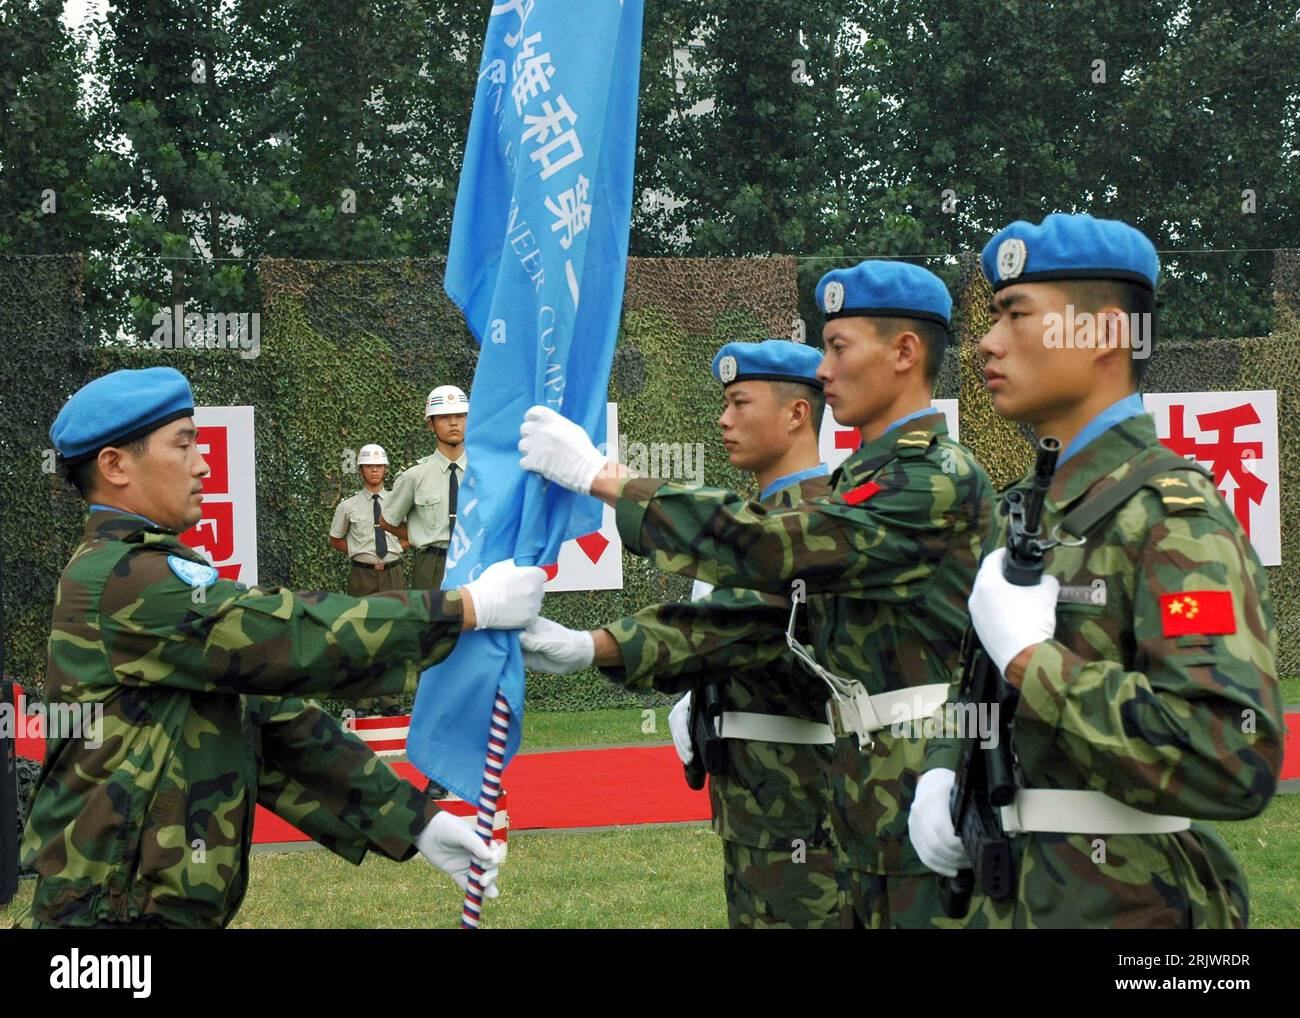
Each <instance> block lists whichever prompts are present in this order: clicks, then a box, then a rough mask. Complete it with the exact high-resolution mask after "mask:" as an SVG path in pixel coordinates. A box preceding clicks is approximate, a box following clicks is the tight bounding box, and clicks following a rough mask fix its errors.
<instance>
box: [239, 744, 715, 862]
mask: <svg viewBox="0 0 1300 1018" xmlns="http://www.w3.org/2000/svg"><path fill="white" fill-rule="evenodd" d="M390 763H391V761H390ZM392 767H393V769H394V770H395V771H397V773H398V774H400V775H401V776H402V777H404V778H406V779H407V780H408V781H410V782H413V783H414V784H416V785H418V786H420V787H423V786H424V784H425V778H424V776H423V775H421V774H420V772H419V771H417V770H416V769H415V767H414V766H412V765H411V764H409V763H406V762H405V761H402V762H399V763H393V764H392ZM501 787H502V789H503V791H502V797H501V803H500V804H499V805H500V809H501V810H503V811H504V812H505V813H506V814H507V815H508V817H509V825H510V830H513V831H527V830H537V829H555V828H564V827H604V826H606V825H610V824H661V823H671V822H674V821H678V822H680V821H684V820H707V819H709V797H708V794H707V793H706V792H704V791H703V790H701V791H698V792H693V791H691V789H690V788H689V787H688V786H687V784H686V780H685V778H684V777H683V776H682V765H681V763H680V762H679V761H678V759H677V754H676V753H675V752H674V751H673V748H672V746H649V747H645V748H642V747H639V746H638V747H633V748H630V749H579V750H566V751H563V752H558V753H525V754H523V755H522V756H517V757H515V758H514V759H513V760H512V761H510V766H509V767H507V768H506V771H505V775H504V777H503V778H502V782H501ZM445 808H446V809H449V810H450V811H451V812H453V813H456V814H458V815H460V816H468V815H470V814H471V813H473V812H474V810H473V808H472V807H471V806H470V805H469V803H466V802H462V801H461V800H459V799H453V800H448V801H447V802H446V804H445ZM505 822H506V821H505V817H502V816H500V815H498V818H497V825H498V838H504V837H505V829H504V825H505ZM306 840H307V836H306V835H304V834H303V833H301V832H300V831H298V830H297V829H296V828H294V827H293V826H292V825H290V824H288V823H286V822H285V821H283V820H281V819H280V818H279V817H278V816H276V815H275V814H274V813H271V812H270V811H269V810H265V809H262V807H260V806H259V807H258V808H257V819H256V822H255V824H254V827H253V843H254V844H267V843H276V842H290V841H306Z"/></svg>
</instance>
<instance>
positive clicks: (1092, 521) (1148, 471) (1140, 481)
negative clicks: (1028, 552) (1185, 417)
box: [1056, 456, 1213, 538]
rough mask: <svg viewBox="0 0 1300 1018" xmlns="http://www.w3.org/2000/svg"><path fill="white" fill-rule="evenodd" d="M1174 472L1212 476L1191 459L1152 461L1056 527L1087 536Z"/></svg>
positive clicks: (1074, 536)
mask: <svg viewBox="0 0 1300 1018" xmlns="http://www.w3.org/2000/svg"><path fill="white" fill-rule="evenodd" d="M1174 470H1191V471H1195V472H1196V473H1198V474H1201V475H1202V476H1204V477H1210V474H1209V473H1208V472H1207V471H1206V470H1205V468H1204V467H1202V466H1201V465H1200V464H1198V463H1194V462H1192V461H1191V460H1185V459H1182V458H1178V459H1176V460H1175V459H1173V458H1172V456H1171V458H1169V459H1166V458H1161V459H1157V460H1153V461H1152V462H1150V463H1147V464H1146V465H1145V466H1140V467H1138V468H1136V469H1135V470H1133V471H1132V472H1131V473H1129V474H1126V475H1125V476H1124V477H1122V478H1120V479H1119V480H1118V481H1116V482H1115V483H1114V484H1112V485H1111V486H1110V487H1109V488H1107V489H1106V490H1105V491H1103V492H1102V493H1101V494H1100V495H1098V496H1097V497H1096V498H1090V499H1088V500H1087V501H1086V502H1084V503H1083V504H1082V505H1081V506H1078V507H1077V508H1075V509H1073V510H1071V511H1070V512H1069V513H1067V514H1066V515H1065V517H1064V518H1063V519H1062V520H1061V522H1060V523H1058V524H1057V525H1056V530H1057V531H1059V532H1061V533H1064V534H1066V535H1068V536H1069V537H1073V538H1082V537H1086V536H1087V535H1088V533H1089V532H1090V531H1091V530H1093V528H1095V527H1096V526H1097V525H1098V524H1099V523H1101V522H1102V521H1103V520H1105V519H1107V518H1108V517H1109V516H1110V515H1111V514H1112V513H1113V512H1115V510H1116V509H1118V508H1119V507H1120V506H1122V505H1123V504H1124V503H1125V502H1127V501H1128V500H1129V499H1130V498H1132V497H1133V496H1134V495H1136V494H1137V493H1138V491H1139V490H1140V489H1141V488H1142V487H1143V486H1144V485H1145V484H1146V483H1147V482H1148V481H1150V480H1152V479H1153V478H1155V477H1158V476H1159V475H1160V474H1167V473H1170V472H1171V471H1174ZM1211 480H1213V478H1211Z"/></svg>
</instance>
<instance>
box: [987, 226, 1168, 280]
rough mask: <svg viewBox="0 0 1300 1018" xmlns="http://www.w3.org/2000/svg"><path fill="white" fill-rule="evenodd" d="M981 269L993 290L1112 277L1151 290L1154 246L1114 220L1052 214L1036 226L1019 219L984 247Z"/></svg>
mask: <svg viewBox="0 0 1300 1018" xmlns="http://www.w3.org/2000/svg"><path fill="white" fill-rule="evenodd" d="M980 268H981V269H983V271H984V278H985V279H987V280H988V281H989V283H990V284H991V285H992V287H993V289H994V291H997V290H1001V289H1002V288H1003V287H1004V286H1011V285H1012V284H1013V283H1041V282H1047V281H1049V280H1053V279H1115V280H1120V281H1123V282H1128V283H1138V284H1140V285H1141V286H1145V287H1147V288H1148V289H1150V290H1152V291H1154V290H1155V288H1156V276H1157V275H1158V274H1159V273H1160V259H1159V258H1158V257H1157V256H1156V249H1155V245H1154V244H1152V243H1151V241H1149V240H1147V238H1146V235H1145V234H1143V233H1142V232H1141V231H1140V230H1136V229H1134V228H1133V227H1131V226H1129V225H1128V223H1121V222H1120V221H1119V220H1118V219H1093V218H1092V216H1089V215H1086V214H1079V215H1067V214H1066V213H1063V212H1054V213H1052V214H1051V215H1050V216H1048V217H1047V218H1046V219H1044V220H1043V221H1042V223H1041V224H1039V225H1038V226H1035V225H1034V224H1033V223H1028V222H1025V220H1023V219H1018V220H1016V221H1015V222H1014V223H1012V224H1011V225H1010V226H1004V227H1003V228H1002V229H1001V230H999V231H998V232H997V233H995V234H994V235H993V239H992V240H990V241H989V242H988V243H987V244H985V245H984V252H983V253H982V254H981V255H980Z"/></svg>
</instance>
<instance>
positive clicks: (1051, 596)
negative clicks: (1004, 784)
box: [912, 214, 1282, 928]
mask: <svg viewBox="0 0 1300 1018" xmlns="http://www.w3.org/2000/svg"><path fill="white" fill-rule="evenodd" d="M983 270H984V274H985V276H986V277H987V278H988V280H989V282H990V283H991V284H992V286H993V288H994V297H993V302H992V307H991V311H992V314H993V326H992V328H991V329H990V330H989V332H988V333H987V334H986V335H985V336H984V338H983V339H982V340H981V342H980V352H981V353H982V354H983V355H984V357H985V358H986V361H985V376H986V378H987V379H988V385H989V389H990V391H991V392H992V397H993V402H994V406H995V408H996V409H997V411H998V413H1000V414H1002V415H1003V416H1005V417H1009V418H1011V419H1013V420H1017V421H1022V422H1025V423H1028V424H1030V425H1031V426H1032V427H1033V428H1034V430H1035V432H1036V433H1037V434H1039V435H1051V436H1054V437H1057V438H1058V439H1059V440H1060V441H1061V442H1062V443H1063V449H1062V453H1061V456H1060V459H1059V466H1058V470H1057V473H1056V477H1055V479H1054V481H1053V484H1052V487H1051V490H1050V492H1049V493H1048V496H1047V499H1046V505H1045V512H1044V531H1045V532H1047V533H1053V530H1054V528H1056V527H1057V525H1058V524H1062V523H1063V521H1064V523H1063V526H1062V529H1061V531H1059V532H1058V533H1059V534H1060V535H1061V536H1063V537H1064V538H1065V541H1066V542H1067V543H1063V544H1061V545H1059V546H1057V547H1056V548H1054V549H1052V550H1050V551H1049V552H1048V553H1047V559H1046V573H1045V576H1044V579H1043V581H1042V582H1041V583H1040V584H1039V585H1037V586H1035V587H1016V586H1013V585H1012V584H1010V583H1008V582H1007V581H1006V580H1005V579H1003V577H1002V572H1001V568H1002V561H1003V559H1004V558H1005V551H1004V550H1002V546H1003V545H1004V543H1005V530H1006V520H1005V517H1004V516H1003V515H1002V514H1001V513H998V514H997V524H996V527H995V529H994V531H993V533H992V535H991V541H990V542H989V547H990V548H994V549H998V550H997V551H995V552H992V553H991V554H989V556H988V557H987V558H986V559H985V561H984V563H983V565H982V566H981V568H980V573H979V577H978V580H977V582H976V585H975V590H974V593H973V594H972V597H971V602H970V607H971V619H972V623H973V625H974V626H975V629H976V632H977V633H978V635H979V637H980V639H981V641H982V642H983V644H984V647H985V648H986V650H987V652H988V654H989V657H990V659H991V660H992V661H993V662H994V663H995V664H996V665H997V667H998V668H999V670H1000V671H1001V672H1002V674H1003V675H1004V676H1005V678H1006V680H1007V681H1008V682H1009V683H1011V685H1012V686H1014V687H1016V688H1017V689H1018V690H1019V703H1018V706H1017V707H1016V710H1015V715H1014V719H1013V728H1012V748H1013V750H1014V753H1015V757H1016V760H1017V764H1018V768H1019V774H1018V775H1017V778H1018V783H1019V785H1020V788H1021V791H1020V792H1019V794H1018V796H1017V801H1016V803H1015V806H1014V816H1013V817H1011V819H1010V823H1009V825H1008V829H1009V830H1013V831H1016V832H1018V834H1017V836H1016V837H1014V838H1013V839H1012V845H1013V851H1014V855H1015V861H1016V876H1017V884H1016V891H1015V894H1014V896H1013V897H1012V898H1011V899H1010V900H1008V901H1005V902H994V901H990V900H987V899H979V898H977V899H976V904H975V908H974V910H973V912H972V915H971V919H970V922H971V925H974V926H986V925H993V926H1016V927H1112V928H1119V927H1218V928H1225V927H1242V926H1245V925H1246V922H1247V918H1248V908H1247V894H1246V881H1245V875H1244V874H1243V873H1242V872H1241V869H1240V867H1238V866H1237V864H1236V862H1235V860H1233V858H1232V856H1231V855H1230V853H1229V852H1228V850H1227V847H1226V846H1225V845H1224V843H1223V841H1222V840H1221V839H1220V838H1219V837H1218V835H1217V834H1215V833H1214V831H1213V830H1212V829H1211V828H1210V827H1209V826H1208V825H1206V824H1204V823H1201V822H1199V821H1201V820H1235V819H1243V818H1246V817H1252V816H1255V815H1256V814H1257V813H1259V812H1260V811H1261V810H1262V809H1263V808H1264V806H1265V804H1266V803H1267V802H1268V800H1269V798H1270V797H1271V796H1272V794H1273V791H1274V788H1275V784H1276V781H1277V777H1278V773H1279V768H1280V765H1281V758H1282V735H1281V732H1282V719H1281V704H1280V696H1279V692H1278V686H1277V681H1276V677H1275V676H1276V666H1275V661H1274V656H1275V629H1274V615H1273V609H1272V606H1271V604H1270V603H1269V599H1268V595H1267V585H1266V580H1265V573H1264V570H1263V568H1261V566H1260V563H1259V560H1258V558H1257V557H1256V555H1255V552H1254V549H1253V548H1252V547H1251V544H1250V541H1249V539H1248V538H1247V537H1246V535H1245V534H1244V533H1243V532H1242V528H1241V526H1240V524H1239V523H1238V522H1237V520H1236V518H1235V517H1234V516H1233V514H1232V512H1231V511H1230V510H1229V509H1228V507H1227V506H1226V505H1225V504H1224V502H1223V500H1222V499H1221V498H1220V497H1219V495H1218V493H1217V492H1216V490H1215V485H1214V482H1213V480H1211V479H1210V478H1208V477H1206V476H1205V475H1204V474H1203V473H1202V472H1201V471H1199V470H1198V469H1188V468H1189V467H1190V466H1191V465H1190V464H1188V463H1187V462H1186V461H1185V460H1183V459H1182V458H1180V457H1178V456H1177V455H1175V454H1174V453H1172V452H1170V451H1168V450H1167V449H1165V448H1164V447H1163V446H1162V445H1161V444H1160V442H1159V441H1158V440H1157V438H1156V431H1155V425H1154V423H1153V421H1152V419H1151V417H1150V416H1149V415H1148V414H1146V413H1145V411H1144V409H1143V404H1142V400H1141V397H1140V396H1139V395H1138V394H1137V392H1136V389H1137V388H1138V386H1139V385H1140V383H1141V378H1142V374H1143V373H1144V370H1145V368H1146V365H1147V363H1149V360H1148V357H1149V354H1150V352H1151V349H1150V338H1151V337H1152V336H1153V335H1154V328H1153V327H1152V326H1151V325H1150V324H1149V323H1150V322H1151V320H1152V319H1151V318H1146V319H1144V318H1143V316H1154V307H1155V295H1154V290H1155V283H1156V276H1157V273H1158V271H1159V262H1158V259H1157V257H1156V252H1155V248H1154V247H1153V246H1152V245H1151V243H1150V241H1148V240H1147V238H1146V237H1145V236H1143V235H1142V234H1141V233H1139V232H1138V231H1137V230H1135V229H1133V228H1132V227H1130V226H1127V225H1126V224H1124V223H1119V222H1115V221H1106V220H1095V219H1093V218H1092V217H1090V216H1086V215H1073V216H1067V215H1059V214H1058V215H1052V216H1049V217H1047V219H1045V220H1044V221H1043V223H1042V224H1040V225H1038V226H1034V225H1032V224H1030V223H1027V222H1016V223H1013V224H1011V225H1010V226H1008V227H1006V228H1005V229H1004V230H1002V231H1001V232H999V233H998V234H997V235H995V236H994V237H993V239H992V240H991V241H990V242H989V243H988V245H987V246H986V247H985V249H984V253H983ZM1071 305H1072V306H1073V307H1072V308H1071V307H1070V306H1071ZM1067 309H1069V310H1071V311H1073V313H1074V318H1075V320H1076V321H1081V320H1082V317H1081V315H1080V313H1079V312H1080V311H1083V312H1087V313H1089V314H1092V315H1093V316H1094V321H1095V323H1096V331H1095V333H1094V337H1095V340H1094V341H1091V342H1089V343H1087V344H1084V343H1076V344H1074V345H1072V346H1068V347H1067V346H1063V345H1060V344H1055V343H1053V342H1045V339H1044V337H1045V336H1050V335H1051V323H1052V322H1053V321H1054V320H1055V321H1057V322H1059V321H1060V320H1061V319H1060V318H1058V319H1052V318H1050V317H1048V316H1051V315H1060V316H1062V317H1064V316H1065V315H1066V314H1067V313H1068V310H1067ZM1136 328H1142V329H1143V330H1144V332H1145V336H1143V335H1140V334H1138V333H1136V332H1135V331H1134V330H1135V329H1136ZM1025 483H1026V482H1024V481H1022V482H1020V486H1023V485H1024V484H1025ZM1107 502H1111V503H1113V504H1111V505H1107ZM1090 503H1091V504H1092V506H1093V508H1091V509H1089V504H1090ZM1097 507H1101V508H1097ZM1081 512H1082V513H1083V516H1080V515H1077V514H1079V513H1081ZM1072 514H1074V515H1072ZM1088 516H1092V517H1093V518H1092V519H1088ZM955 748H956V747H955V746H954V745H953V744H951V743H948V742H945V741H940V740H936V741H935V742H933V743H932V746H931V752H930V757H929V759H928V760H927V772H926V773H925V775H924V776H923V778H922V782H921V788H920V789H919V790H918V797H917V804H916V807H915V808H914V810H913V814H912V828H913V830H912V835H913V842H914V843H915V844H916V845H917V846H918V849H919V850H920V851H921V853H922V858H923V859H926V860H927V861H928V862H929V863H930V864H931V865H932V866H933V867H934V868H935V869H936V870H938V871H940V872H945V873H949V874H951V873H954V872H955V871H956V869H957V868H958V867H959V866H966V865H969V862H968V860H967V859H966V857H965V854H964V852H963V851H962V845H961V842H960V841H959V840H958V839H956V837H955V836H954V834H953V828H952V821H951V815H950V812H949V808H948V799H949V796H950V789H951V788H952V784H953V780H954V775H953V771H952V770H951V768H952V767H954V766H955V764H956V754H955ZM1065 797H1069V798H1068V800H1067V799H1066V798H1065ZM1010 810H1011V808H1010V807H1009V808H1008V810H1004V811H1003V820H1004V824H1007V821H1008V814H1009V811H1010Z"/></svg>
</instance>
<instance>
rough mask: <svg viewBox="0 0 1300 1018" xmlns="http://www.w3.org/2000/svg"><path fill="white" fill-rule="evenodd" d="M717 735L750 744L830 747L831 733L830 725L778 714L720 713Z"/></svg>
mask: <svg viewBox="0 0 1300 1018" xmlns="http://www.w3.org/2000/svg"><path fill="white" fill-rule="evenodd" d="M717 728H718V735H720V736H721V737H722V738H724V739H748V740H749V741H750V742H788V743H790V744H792V745H795V746H830V745H833V744H834V742H835V733H834V732H832V731H831V726H830V725H823V724H819V723H818V722H816V721H806V720H804V719H803V718H791V717H785V716H784V715H780V714H749V713H746V712H744V711H733V710H728V711H723V712H722V716H721V717H719V718H718V726H717Z"/></svg>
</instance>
